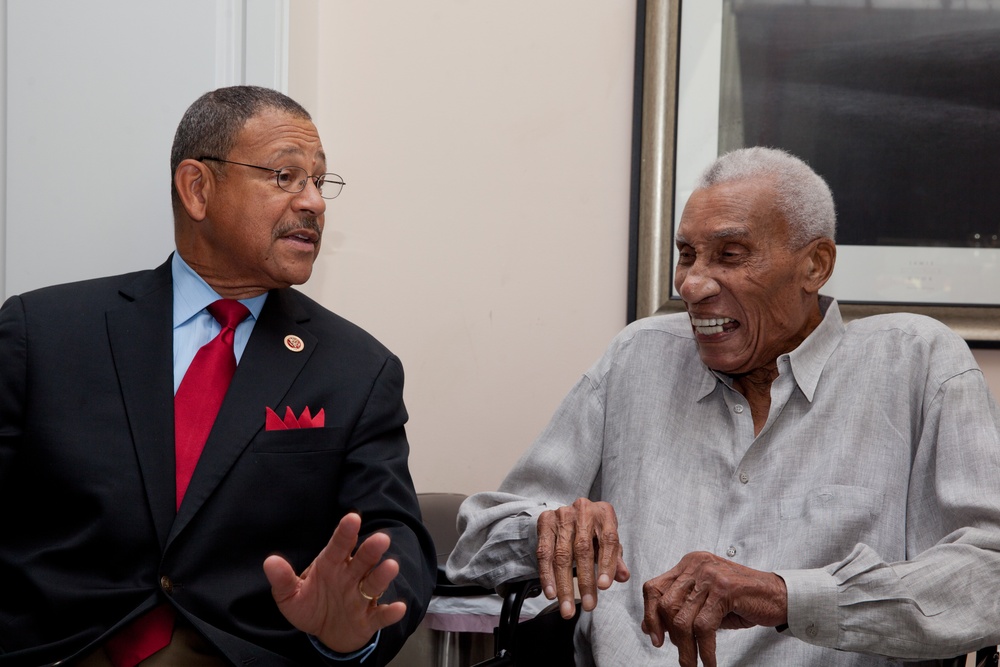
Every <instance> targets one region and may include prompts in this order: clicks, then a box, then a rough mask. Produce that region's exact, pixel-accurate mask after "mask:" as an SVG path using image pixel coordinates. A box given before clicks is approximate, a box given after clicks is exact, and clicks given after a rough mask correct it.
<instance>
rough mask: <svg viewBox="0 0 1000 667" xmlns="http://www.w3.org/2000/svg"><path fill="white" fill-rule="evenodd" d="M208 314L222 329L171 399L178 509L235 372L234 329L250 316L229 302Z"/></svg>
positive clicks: (218, 303) (211, 307) (217, 304)
mask: <svg viewBox="0 0 1000 667" xmlns="http://www.w3.org/2000/svg"><path fill="white" fill-rule="evenodd" d="M208 312H210V313H212V317H214V318H215V319H216V320H218V322H219V324H221V325H222V331H220V332H219V335H218V336H216V337H215V338H213V339H212V340H210V341H209V342H208V343H206V344H205V345H204V346H202V348H201V349H200V350H198V354H196V355H195V356H194V359H193V360H192V361H191V365H190V366H188V370H187V373H185V374H184V379H182V380H181V385H180V386H179V387H178V388H177V394H175V395H174V446H175V447H176V457H177V462H176V464H175V465H176V474H177V508H178V509H180V506H181V500H183V499H184V492H185V491H187V487H188V482H190V481H191V475H192V474H193V473H194V468H195V466H196V465H197V464H198V458H199V457H200V456H201V450H202V449H203V448H204V447H205V441H206V440H208V433H209V431H211V430H212V424H214V423H215V417H216V415H218V414H219V408H220V407H221V406H222V399H223V398H224V397H225V396H226V390H227V389H229V383H230V381H231V380H232V379H233V373H235V372H236V354H235V353H234V352H233V339H234V338H235V337H236V325H237V324H239V323H240V322H242V321H243V320H245V319H246V318H247V316H248V315H249V314H250V311H249V310H247V307H246V306H244V305H243V304H242V303H240V302H239V301H234V300H232V299H219V300H218V301H216V302H215V303H213V304H210V305H209V306H208Z"/></svg>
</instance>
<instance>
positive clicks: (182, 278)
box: [170, 252, 267, 394]
mask: <svg viewBox="0 0 1000 667" xmlns="http://www.w3.org/2000/svg"><path fill="white" fill-rule="evenodd" d="M170 268H171V271H172V272H173V281H174V393H175V394H176V393H177V387H179V386H180V385H181V378H183V377H184V373H186V372H187V369H188V366H190V365H191V361H192V360H193V359H194V355H195V354H197V353H198V350H199V349H200V348H201V347H202V346H203V345H205V344H206V343H208V341H210V340H212V339H213V338H215V337H216V336H218V335H219V331H220V330H221V329H222V327H221V326H220V325H219V323H218V322H217V321H216V320H215V318H214V317H212V314H211V313H210V312H208V310H206V308H207V307H208V306H209V304H211V303H213V302H215V301H218V300H219V299H221V298H222V297H221V296H219V295H218V293H216V291H215V290H214V289H212V288H211V287H209V285H208V283H206V282H205V281H204V280H203V279H202V277H201V276H199V275H198V274H197V273H195V271H194V269H192V268H191V267H190V266H188V265H187V262H185V261H184V260H183V259H182V258H181V256H180V253H176V252H175V253H174V257H173V260H172V263H171V267H170ZM265 300H267V292H264V293H263V294H261V295H260V296H255V297H253V298H252V299H240V303H242V304H243V305H244V306H246V307H247V308H249V309H250V317H248V318H246V319H245V320H243V321H242V322H240V324H239V325H237V327H236V337H235V339H234V340H233V351H234V352H235V353H236V363H239V361H240V358H241V357H242V356H243V350H245V349H246V346H247V341H248V340H250V334H251V333H252V332H253V326H254V324H256V323H257V318H258V317H260V311H261V309H263V308H264V301H265Z"/></svg>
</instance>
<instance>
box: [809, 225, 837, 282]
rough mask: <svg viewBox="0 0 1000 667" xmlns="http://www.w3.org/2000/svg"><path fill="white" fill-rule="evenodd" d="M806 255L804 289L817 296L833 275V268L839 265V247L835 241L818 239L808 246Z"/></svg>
mask: <svg viewBox="0 0 1000 667" xmlns="http://www.w3.org/2000/svg"><path fill="white" fill-rule="evenodd" d="M806 253H807V254H806V258H805V269H806V274H805V284H804V285H803V287H804V288H805V290H806V291H807V292H809V293H810V294H816V293H818V292H819V291H820V289H822V287H823V285H825V284H826V281H828V280H829V279H830V276H831V275H833V266H834V264H836V263H837V245H836V244H835V243H834V242H833V239H828V238H820V239H816V240H814V241H812V242H811V243H810V244H809V245H808V246H807V248H806Z"/></svg>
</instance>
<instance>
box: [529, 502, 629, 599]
mask: <svg viewBox="0 0 1000 667" xmlns="http://www.w3.org/2000/svg"><path fill="white" fill-rule="evenodd" d="M595 546H596V549H595ZM537 555H538V577H539V579H540V580H541V583H542V591H543V592H544V593H545V597H547V598H548V599H549V600H554V599H556V597H558V598H559V613H560V614H561V615H562V617H563V618H572V617H573V614H574V613H575V612H576V603H575V599H576V598H575V594H574V591H573V565H574V564H576V566H577V568H576V578H577V585H578V586H579V588H580V596H581V598H582V603H583V608H584V609H585V610H586V611H591V610H592V609H593V608H594V607H596V606H597V590H598V589H600V590H602V591H603V590H607V589H608V588H610V587H611V583H612V581H618V582H623V581H628V578H629V571H628V567H626V566H625V561H624V560H623V559H622V546H621V543H619V542H618V517H617V516H615V510H614V508H613V507H611V505H610V504H608V503H605V502H596V503H595V502H591V501H589V500H587V499H586V498H579V499H578V500H577V501H576V502H574V503H573V504H572V505H567V506H565V507H560V508H559V509H557V510H547V511H545V512H542V513H541V514H540V515H539V517H538V552H537ZM595 564H596V566H597V568H596V569H597V571H596V585H595V571H594V569H595V568H594V566H595Z"/></svg>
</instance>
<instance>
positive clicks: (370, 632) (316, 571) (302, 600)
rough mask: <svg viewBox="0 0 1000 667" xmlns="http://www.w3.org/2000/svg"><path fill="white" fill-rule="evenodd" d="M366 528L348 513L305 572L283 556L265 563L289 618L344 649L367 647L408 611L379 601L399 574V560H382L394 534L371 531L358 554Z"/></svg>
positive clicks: (340, 650)
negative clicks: (297, 569) (359, 543)
mask: <svg viewBox="0 0 1000 667" xmlns="http://www.w3.org/2000/svg"><path fill="white" fill-rule="evenodd" d="M360 530H361V517H360V516H359V515H358V514H355V513H353V512H352V513H350V514H347V515H346V516H344V518H343V519H341V520H340V523H339V524H338V525H337V528H336V530H334V531H333V537H331V538H330V541H329V542H328V543H327V545H326V546H325V547H324V548H323V550H322V551H320V553H319V555H318V556H316V559H315V560H313V562H312V563H311V564H310V565H309V566H308V567H306V569H305V570H303V571H302V574H301V575H296V574H295V570H294V569H293V568H292V566H291V564H290V563H289V562H288V561H287V560H285V559H284V558H282V557H281V556H268V558H267V559H266V560H265V561H264V574H265V575H266V576H267V580H268V582H269V583H270V584H271V594H272V595H273V596H274V601H275V602H276V603H277V605H278V609H279V610H280V611H281V613H282V614H284V616H285V618H286V619H288V622H289V623H291V624H292V625H293V626H295V627H296V628H298V629H299V630H301V631H302V632H305V633H308V634H310V635H313V636H314V637H316V638H317V639H318V640H319V641H320V642H322V643H323V645H324V646H326V647H327V648H329V649H331V650H332V651H336V652H338V653H351V652H353V651H357V650H358V649H361V648H363V647H364V646H365V645H366V644H368V642H369V641H371V638H372V637H373V636H374V635H375V633H376V632H378V631H379V630H380V629H382V628H384V627H386V626H388V625H392V624H393V623H398V622H399V621H400V620H402V618H403V616H404V614H406V603H405V602H401V601H396V602H391V603H389V604H379V603H378V598H379V596H381V595H382V593H384V592H385V590H386V589H387V588H388V587H389V584H390V583H392V580H393V579H395V578H396V575H397V574H399V564H398V563H397V562H396V561H394V560H392V559H386V560H384V561H383V560H382V556H383V555H385V552H386V550H387V549H388V548H389V536H388V535H385V534H384V533H375V534H373V535H370V536H369V537H368V538H367V539H365V541H364V542H362V543H361V546H359V547H358V548H357V551H356V552H355V551H354V547H355V546H356V545H357V543H358V534H359V531H360ZM352 552H354V553H353V555H352ZM380 561H381V562H380Z"/></svg>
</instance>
